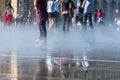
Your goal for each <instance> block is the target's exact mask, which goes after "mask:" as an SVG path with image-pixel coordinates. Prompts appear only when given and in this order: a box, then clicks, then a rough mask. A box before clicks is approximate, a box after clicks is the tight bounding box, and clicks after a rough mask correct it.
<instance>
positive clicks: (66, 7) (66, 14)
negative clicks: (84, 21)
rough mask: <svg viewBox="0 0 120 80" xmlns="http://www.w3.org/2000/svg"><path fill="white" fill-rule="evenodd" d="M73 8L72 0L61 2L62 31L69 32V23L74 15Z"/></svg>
mask: <svg viewBox="0 0 120 80" xmlns="http://www.w3.org/2000/svg"><path fill="white" fill-rule="evenodd" d="M73 8H75V7H74V2H72V1H71V0H64V1H63V2H62V8H61V9H62V10H61V13H62V16H63V20H64V22H63V31H64V32H69V27H70V23H71V22H72V17H73V16H74V11H73ZM66 25H67V26H66Z"/></svg>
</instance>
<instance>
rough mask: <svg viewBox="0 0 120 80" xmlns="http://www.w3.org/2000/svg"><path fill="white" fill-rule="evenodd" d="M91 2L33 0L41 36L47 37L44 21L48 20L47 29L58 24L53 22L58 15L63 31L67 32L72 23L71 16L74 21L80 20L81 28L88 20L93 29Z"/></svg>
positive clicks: (55, 21) (88, 0)
mask: <svg viewBox="0 0 120 80" xmlns="http://www.w3.org/2000/svg"><path fill="white" fill-rule="evenodd" d="M93 3H94V0H77V1H76V3H74V2H73V1H72V0H62V1H61V0H34V7H35V10H36V12H37V17H38V23H39V30H40V35H41V38H46V37H47V30H46V21H47V20H48V21H49V29H51V28H52V27H53V26H58V25H54V24H55V23H56V24H57V22H58V17H59V16H61V17H62V19H63V25H62V27H63V31H64V32H69V28H70V26H72V24H73V23H72V22H73V21H72V19H73V17H76V19H75V23H76V24H77V23H78V22H80V23H81V24H82V26H83V28H85V27H86V25H87V20H89V25H90V27H91V28H92V29H93V28H94V26H93V23H92V12H93V11H92V10H93V9H92V7H93ZM76 5H77V6H76ZM75 15H76V16H75ZM76 26H77V25H76Z"/></svg>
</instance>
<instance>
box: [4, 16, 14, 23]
mask: <svg viewBox="0 0 120 80" xmlns="http://www.w3.org/2000/svg"><path fill="white" fill-rule="evenodd" d="M12 19H13V16H12V15H11V14H7V15H6V16H5V18H4V21H5V23H11V22H12Z"/></svg>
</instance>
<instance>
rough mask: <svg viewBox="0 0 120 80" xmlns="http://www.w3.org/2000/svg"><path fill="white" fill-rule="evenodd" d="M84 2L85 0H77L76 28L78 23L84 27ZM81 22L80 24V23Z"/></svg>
mask: <svg viewBox="0 0 120 80" xmlns="http://www.w3.org/2000/svg"><path fill="white" fill-rule="evenodd" d="M82 3H83V0H77V1H76V5H77V8H76V16H75V23H76V28H77V26H78V25H80V27H82V24H83V9H82ZM79 23H80V24H79Z"/></svg>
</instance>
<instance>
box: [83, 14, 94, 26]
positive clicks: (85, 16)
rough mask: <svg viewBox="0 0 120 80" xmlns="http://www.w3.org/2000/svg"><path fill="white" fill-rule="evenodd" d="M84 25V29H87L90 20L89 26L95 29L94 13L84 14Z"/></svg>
mask: <svg viewBox="0 0 120 80" xmlns="http://www.w3.org/2000/svg"><path fill="white" fill-rule="evenodd" d="M83 19H84V20H83V24H84V27H86V25H87V20H89V26H90V27H91V28H94V27H93V23H92V13H84V14H83Z"/></svg>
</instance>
